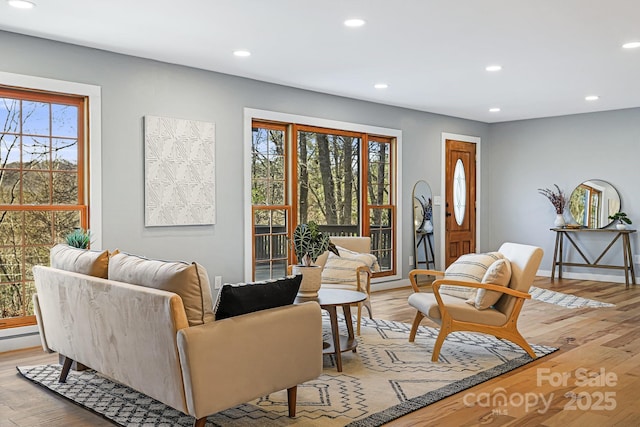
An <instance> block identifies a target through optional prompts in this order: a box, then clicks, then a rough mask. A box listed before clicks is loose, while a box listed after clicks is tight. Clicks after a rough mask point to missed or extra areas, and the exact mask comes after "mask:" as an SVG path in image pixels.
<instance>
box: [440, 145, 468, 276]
mask: <svg viewBox="0 0 640 427" xmlns="http://www.w3.org/2000/svg"><path fill="white" fill-rule="evenodd" d="M445 167H446V170H445V175H446V183H445V185H446V187H445V209H446V210H445V212H446V213H445V215H446V220H445V266H446V267H448V266H449V265H450V264H451V263H452V262H453V261H455V260H456V259H458V257H459V256H460V255H464V254H468V253H473V252H475V251H476V144H473V143H470V142H463V141H454V140H450V139H447V140H446V166H445Z"/></svg>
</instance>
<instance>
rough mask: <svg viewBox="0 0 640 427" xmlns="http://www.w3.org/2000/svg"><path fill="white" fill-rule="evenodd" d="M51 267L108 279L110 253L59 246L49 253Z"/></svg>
mask: <svg viewBox="0 0 640 427" xmlns="http://www.w3.org/2000/svg"><path fill="white" fill-rule="evenodd" d="M49 262H50V264H51V267H53V268H57V269H58V270H65V271H72V272H74V273H80V274H86V275H88V276H93V277H101V278H103V279H106V278H107V275H108V269H109V251H107V250H104V251H91V250H87V249H80V248H74V247H72V246H69V245H64V244H58V245H55V246H54V247H53V248H51V251H50V252H49Z"/></svg>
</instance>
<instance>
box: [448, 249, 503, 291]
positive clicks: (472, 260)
mask: <svg viewBox="0 0 640 427" xmlns="http://www.w3.org/2000/svg"><path fill="white" fill-rule="evenodd" d="M503 258H504V255H502V254H501V253H500V252H488V253H484V254H465V255H462V256H460V258H458V259H457V260H455V261H454V262H453V264H451V265H450V266H449V267H448V268H447V269H446V270H445V272H444V277H445V278H446V279H453V280H460V281H463V282H475V283H482V279H483V278H484V276H485V274H487V271H488V270H489V267H490V266H491V264H493V263H494V262H496V261H497V260H499V259H503ZM475 292H476V289H474V288H469V287H466V286H456V285H442V286H440V293H441V294H445V295H451V296H454V297H458V298H464V299H468V298H471V297H472V296H473V295H474V294H475Z"/></svg>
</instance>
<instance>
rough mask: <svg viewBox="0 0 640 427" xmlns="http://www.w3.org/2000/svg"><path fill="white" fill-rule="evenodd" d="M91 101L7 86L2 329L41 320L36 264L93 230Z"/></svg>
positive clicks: (0, 247) (2, 140)
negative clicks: (74, 233) (88, 147)
mask: <svg viewBox="0 0 640 427" xmlns="http://www.w3.org/2000/svg"><path fill="white" fill-rule="evenodd" d="M85 107H86V106H85V98H84V97H82V96H74V95H60V94H56V93H44V92H35V91H27V90H18V89H13V88H6V87H0V328H6V327H14V326H24V325H31V324H35V316H34V314H33V306H32V303H31V298H32V295H33V293H34V291H35V288H34V285H33V275H32V271H31V269H32V267H33V266H34V265H36V264H45V265H46V264H48V262H49V249H50V248H51V246H52V245H54V244H55V243H58V242H59V241H61V240H62V239H63V238H64V236H65V235H66V234H67V233H68V232H69V231H71V230H73V228H75V227H82V228H88V203H87V199H88V198H87V187H86V175H87V174H86V171H85V161H84V158H85V129H84V127H85V125H84V123H85Z"/></svg>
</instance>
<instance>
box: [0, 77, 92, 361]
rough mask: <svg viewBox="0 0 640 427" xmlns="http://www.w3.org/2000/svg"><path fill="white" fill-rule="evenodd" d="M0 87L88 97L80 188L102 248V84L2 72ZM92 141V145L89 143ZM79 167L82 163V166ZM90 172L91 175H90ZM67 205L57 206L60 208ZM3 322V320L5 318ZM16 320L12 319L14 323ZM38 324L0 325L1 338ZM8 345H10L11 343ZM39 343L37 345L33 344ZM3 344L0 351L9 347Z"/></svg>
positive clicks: (34, 328) (19, 334) (32, 331)
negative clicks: (82, 184)
mask: <svg viewBox="0 0 640 427" xmlns="http://www.w3.org/2000/svg"><path fill="white" fill-rule="evenodd" d="M0 86H3V87H6V88H12V89H24V90H26V91H31V92H35V93H37V92H47V93H49V94H51V95H55V94H60V95H70V96H78V97H85V98H86V102H85V107H84V127H85V132H84V140H83V141H80V140H79V141H78V145H79V146H80V145H82V146H83V147H84V152H83V154H82V158H83V173H84V174H85V184H86V185H85V186H84V188H83V189H82V190H81V189H80V186H79V188H78V191H79V192H80V191H82V192H83V194H84V197H85V200H86V203H87V208H86V209H87V215H86V217H87V221H88V223H87V228H91V236H92V243H91V247H92V248H93V249H101V248H102V200H101V199H102V164H101V163H102V162H101V151H102V150H101V146H102V143H101V141H102V136H101V116H102V112H101V104H102V101H101V88H100V86H96V85H90V84H85V83H75V82H69V81H63V80H56V79H50V78H44V77H35V76H29V75H23V74H15V73H8V72H4V71H0ZM89 142H90V143H91V144H89ZM79 167H80V166H79ZM89 171H91V174H89ZM62 206H64V205H56V206H55V207H56V208H58V209H60V208H61V207H62ZM3 322H4V321H3ZM12 323H13V322H12ZM37 331H38V329H37V326H36V325H35V324H30V325H25V324H24V323H19V324H14V325H11V326H9V325H4V326H0V338H3V339H6V338H12V337H23V338H21V339H22V340H24V339H27V338H26V337H28V336H32V335H36V334H37ZM7 342H8V341H5V343H7ZM8 345H9V346H10V345H11V344H8ZM31 345H36V344H31ZM10 348H11V347H7V346H6V345H5V346H2V345H0V351H4V349H10Z"/></svg>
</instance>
